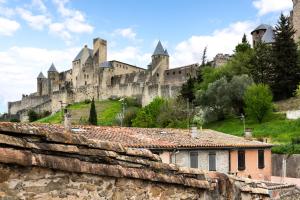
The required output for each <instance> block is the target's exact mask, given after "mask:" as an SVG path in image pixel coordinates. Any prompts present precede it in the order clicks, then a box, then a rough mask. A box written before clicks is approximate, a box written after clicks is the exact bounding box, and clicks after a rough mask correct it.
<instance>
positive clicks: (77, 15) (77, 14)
mask: <svg viewBox="0 0 300 200" xmlns="http://www.w3.org/2000/svg"><path fill="white" fill-rule="evenodd" d="M68 2H69V0H53V3H54V5H56V7H57V11H58V13H59V14H60V15H61V16H62V18H63V19H62V20H61V21H60V22H54V23H52V24H50V25H49V31H50V33H52V34H54V35H56V36H59V37H61V38H62V39H63V40H65V42H67V43H70V40H71V33H79V34H81V33H92V32H93V31H94V27H93V26H92V25H90V24H89V23H87V22H86V19H85V16H84V14H83V13H82V12H81V11H79V10H75V9H70V8H67V7H66V4H67V3H68Z"/></svg>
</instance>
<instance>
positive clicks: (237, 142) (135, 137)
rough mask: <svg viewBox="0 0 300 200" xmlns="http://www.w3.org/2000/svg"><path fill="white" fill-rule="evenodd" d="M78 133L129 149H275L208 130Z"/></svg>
mask: <svg viewBox="0 0 300 200" xmlns="http://www.w3.org/2000/svg"><path fill="white" fill-rule="evenodd" d="M75 128H76V129H75ZM7 129H10V130H15V131H21V132H23V133H24V132H25V133H28V134H34V132H42V133H44V134H46V135H48V134H50V135H51V133H52V134H53V133H62V132H64V128H63V126H61V125H50V124H39V123H36V124H21V123H19V124H12V123H0V131H1V130H7ZM74 133H76V134H79V135H84V136H85V137H87V138H89V139H94V140H101V141H109V142H116V143H121V144H122V145H123V146H126V147H135V148H149V149H155V148H156V149H173V148H238V147H244V148H254V147H262V148H269V147H271V146H272V145H271V144H268V143H263V142H259V141H255V140H247V139H244V138H243V137H237V136H233V135H229V134H225V133H221V132H218V131H214V130H208V129H204V130H202V131H201V132H199V135H198V137H197V138H192V137H191V134H190V132H189V130H186V129H185V130H184V129H161V128H127V127H103V126H74Z"/></svg>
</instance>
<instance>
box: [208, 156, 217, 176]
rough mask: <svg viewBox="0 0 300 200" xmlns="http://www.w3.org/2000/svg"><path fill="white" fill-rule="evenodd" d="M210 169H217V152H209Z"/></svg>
mask: <svg viewBox="0 0 300 200" xmlns="http://www.w3.org/2000/svg"><path fill="white" fill-rule="evenodd" d="M208 160H209V171H216V152H209V154H208Z"/></svg>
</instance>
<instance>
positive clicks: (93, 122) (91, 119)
mask: <svg viewBox="0 0 300 200" xmlns="http://www.w3.org/2000/svg"><path fill="white" fill-rule="evenodd" d="M89 123H90V124H91V125H97V112H96V107H95V100H94V98H93V100H92V103H91V108H90V116H89Z"/></svg>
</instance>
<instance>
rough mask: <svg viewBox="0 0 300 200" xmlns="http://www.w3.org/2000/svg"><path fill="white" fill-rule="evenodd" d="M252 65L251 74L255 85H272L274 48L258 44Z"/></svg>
mask: <svg viewBox="0 0 300 200" xmlns="http://www.w3.org/2000/svg"><path fill="white" fill-rule="evenodd" d="M251 63H252V65H251V67H250V70H249V73H250V75H251V77H252V78H253V80H254V81H255V83H263V84H269V85H270V84H271V83H272V79H273V77H274V68H273V64H272V46H270V45H269V44H266V43H257V45H255V48H254V55H253V57H252V60H251Z"/></svg>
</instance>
